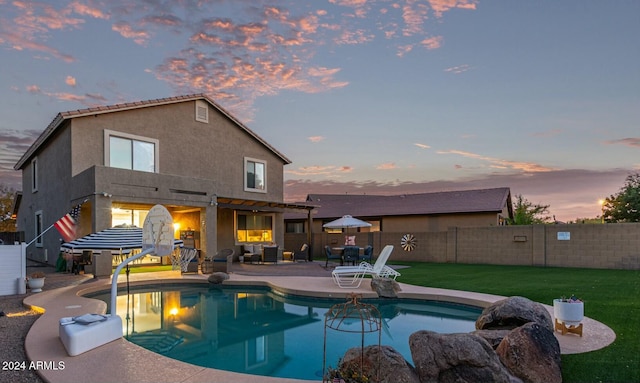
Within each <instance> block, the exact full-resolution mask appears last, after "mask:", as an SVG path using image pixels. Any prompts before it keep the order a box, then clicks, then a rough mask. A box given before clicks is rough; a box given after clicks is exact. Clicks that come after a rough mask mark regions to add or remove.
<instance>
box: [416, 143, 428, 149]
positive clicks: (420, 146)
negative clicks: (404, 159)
mask: <svg viewBox="0 0 640 383" xmlns="http://www.w3.org/2000/svg"><path fill="white" fill-rule="evenodd" d="M414 145H415V146H417V147H419V148H420V149H430V148H431V146H429V145H427V144H419V143H415V144H414Z"/></svg>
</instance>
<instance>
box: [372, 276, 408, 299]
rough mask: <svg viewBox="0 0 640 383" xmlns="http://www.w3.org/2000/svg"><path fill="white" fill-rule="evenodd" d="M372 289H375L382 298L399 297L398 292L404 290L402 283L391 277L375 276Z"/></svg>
mask: <svg viewBox="0 0 640 383" xmlns="http://www.w3.org/2000/svg"><path fill="white" fill-rule="evenodd" d="M371 290H373V291H375V292H376V293H377V294H378V296H379V297H380V298H397V297H398V292H399V291H402V289H401V288H400V284H398V282H396V281H395V280H393V279H389V278H373V279H372V280H371Z"/></svg>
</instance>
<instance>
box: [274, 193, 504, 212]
mask: <svg viewBox="0 0 640 383" xmlns="http://www.w3.org/2000/svg"><path fill="white" fill-rule="evenodd" d="M307 203H310V204H313V205H318V206H319V207H318V208H317V209H316V212H317V213H315V214H314V218H320V219H322V218H336V217H341V216H343V215H345V214H349V215H352V216H354V217H381V216H401V215H430V214H456V213H480V212H496V213H499V212H501V211H502V210H503V209H504V207H505V206H507V208H508V209H509V211H511V191H510V189H509V188H507V187H501V188H494V189H477V190H460V191H447V192H437V193H420V194H400V195H391V196H382V195H367V194H363V195H355V194H309V195H308V196H307ZM286 218H287V219H293V218H304V217H302V216H299V215H296V216H294V214H288V215H287V216H286Z"/></svg>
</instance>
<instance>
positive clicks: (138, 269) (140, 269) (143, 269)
mask: <svg viewBox="0 0 640 383" xmlns="http://www.w3.org/2000/svg"><path fill="white" fill-rule="evenodd" d="M171 270H173V269H172V268H171V265H161V266H130V267H129V274H135V273H152V272H156V271H171ZM126 272H127V268H126V267H124V268H123V269H122V270H120V275H122V274H125V273H126Z"/></svg>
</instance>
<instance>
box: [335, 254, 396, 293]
mask: <svg viewBox="0 0 640 383" xmlns="http://www.w3.org/2000/svg"><path fill="white" fill-rule="evenodd" d="M392 251H393V245H387V246H385V247H384V249H382V252H381V253H380V255H379V256H378V259H377V260H376V263H374V264H373V266H372V265H371V264H370V263H368V262H361V263H360V264H359V265H358V266H338V267H336V268H335V269H334V270H333V271H332V272H331V277H332V278H333V281H334V282H335V283H336V284H337V285H338V286H340V288H343V289H357V288H358V287H360V284H361V283H362V280H363V279H364V276H365V275H371V276H372V277H373V278H393V279H394V280H395V279H396V278H397V277H399V276H400V273H399V272H397V271H395V270H394V269H392V268H391V267H389V266H387V265H386V263H387V260H388V259H389V257H390V256H391V252H392Z"/></svg>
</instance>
